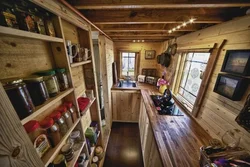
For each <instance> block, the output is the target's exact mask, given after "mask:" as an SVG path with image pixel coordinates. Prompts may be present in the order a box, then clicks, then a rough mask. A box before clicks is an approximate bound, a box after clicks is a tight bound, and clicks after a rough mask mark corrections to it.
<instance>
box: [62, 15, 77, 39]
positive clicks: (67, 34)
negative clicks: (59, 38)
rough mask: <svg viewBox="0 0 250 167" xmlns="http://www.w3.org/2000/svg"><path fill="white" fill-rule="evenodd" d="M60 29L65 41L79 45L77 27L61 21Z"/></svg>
mask: <svg viewBox="0 0 250 167" xmlns="http://www.w3.org/2000/svg"><path fill="white" fill-rule="evenodd" d="M62 27H63V33H64V38H65V40H70V41H71V43H72V44H79V38H78V31H77V27H76V26H74V25H72V24H70V23H69V22H67V21H65V20H63V19H62Z"/></svg>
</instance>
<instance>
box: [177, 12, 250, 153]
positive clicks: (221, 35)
mask: <svg viewBox="0 0 250 167" xmlns="http://www.w3.org/2000/svg"><path fill="white" fill-rule="evenodd" d="M249 22H250V16H244V17H241V18H238V19H234V20H231V21H229V22H225V23H222V24H219V25H216V26H212V27H209V28H206V29H203V30H200V31H197V32H194V33H190V34H187V35H184V36H181V37H179V38H177V45H178V46H181V45H183V46H184V45H186V46H188V45H189V44H190V48H192V45H195V44H197V43H200V44H204V46H205V45H206V44H209V43H211V42H220V41H223V40H224V39H225V40H227V43H226V44H225V45H224V46H223V47H222V48H221V52H220V54H219V57H218V59H217V61H216V62H215V67H214V71H213V73H212V77H211V79H210V80H209V84H208V87H207V91H206V94H205V96H204V99H203V101H202V103H201V108H200V111H199V114H198V117H197V118H195V119H196V120H197V122H199V124H200V125H201V126H202V127H203V128H204V129H205V130H206V131H207V132H208V133H209V134H210V135H211V136H212V137H214V138H219V139H220V138H221V136H222V135H223V134H224V133H225V132H226V131H227V130H229V129H238V130H239V131H240V133H243V134H244V135H243V136H242V140H241V143H240V146H242V147H245V148H246V149H247V150H250V148H249V133H248V132H247V131H245V130H244V129H243V128H242V127H240V126H239V125H238V124H237V123H236V122H235V120H234V119H235V117H236V116H237V115H238V114H239V112H240V110H241V109H242V108H243V106H244V103H245V100H246V96H247V95H248V94H249V93H250V87H248V89H247V90H246V92H245V94H244V95H243V97H242V99H241V100H240V101H232V100H230V99H228V98H225V97H223V96H221V95H219V94H217V93H215V92H213V89H214V84H215V81H216V79H217V75H218V73H220V71H221V66H222V63H223V61H224V57H225V53H226V51H227V50H234V49H249V48H250V40H249V38H248V37H249V35H250V29H249Z"/></svg>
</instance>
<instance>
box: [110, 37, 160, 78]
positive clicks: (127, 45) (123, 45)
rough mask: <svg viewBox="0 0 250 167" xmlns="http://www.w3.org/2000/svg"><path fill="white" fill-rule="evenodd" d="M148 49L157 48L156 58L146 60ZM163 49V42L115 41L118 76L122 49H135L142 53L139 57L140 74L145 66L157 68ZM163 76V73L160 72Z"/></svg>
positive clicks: (134, 50)
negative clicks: (158, 57) (157, 59)
mask: <svg viewBox="0 0 250 167" xmlns="http://www.w3.org/2000/svg"><path fill="white" fill-rule="evenodd" d="M146 50H155V51H156V56H155V59H154V60H146V59H145V51H146ZM162 50H163V45H162V43H161V42H152V43H147V42H144V43H133V42H132V41H131V42H114V55H115V61H116V62H117V76H118V77H119V76H120V66H119V62H120V60H119V56H120V51H133V52H139V53H140V59H139V74H141V70H142V69H143V68H155V69H157V61H156V57H157V55H159V54H161V53H162ZM158 76H161V74H158Z"/></svg>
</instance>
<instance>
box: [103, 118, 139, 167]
mask: <svg viewBox="0 0 250 167" xmlns="http://www.w3.org/2000/svg"><path fill="white" fill-rule="evenodd" d="M118 166H119V167H143V159H142V152H141V144H140V135H139V127H138V124H136V123H113V125H112V130H111V134H110V139H109V143H108V148H107V153H106V159H105V162H104V167H118Z"/></svg>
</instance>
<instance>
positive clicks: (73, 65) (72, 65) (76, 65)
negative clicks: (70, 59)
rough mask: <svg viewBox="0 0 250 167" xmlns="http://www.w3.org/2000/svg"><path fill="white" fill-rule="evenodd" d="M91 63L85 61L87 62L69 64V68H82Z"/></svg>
mask: <svg viewBox="0 0 250 167" xmlns="http://www.w3.org/2000/svg"><path fill="white" fill-rule="evenodd" d="M88 63H91V60H87V61H83V62H79V63H72V64H70V66H71V67H78V66H82V65H84V64H88Z"/></svg>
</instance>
